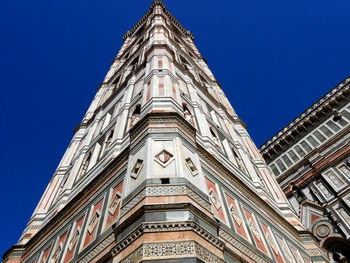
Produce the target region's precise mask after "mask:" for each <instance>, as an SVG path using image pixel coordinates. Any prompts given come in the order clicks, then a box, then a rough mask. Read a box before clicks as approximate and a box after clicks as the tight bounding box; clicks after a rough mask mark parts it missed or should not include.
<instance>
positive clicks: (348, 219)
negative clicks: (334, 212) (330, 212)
mask: <svg viewBox="0 0 350 263" xmlns="http://www.w3.org/2000/svg"><path fill="white" fill-rule="evenodd" d="M338 213H339V215H340V216H341V217H342V218H343V220H344V221H345V222H346V223H347V224H348V225H349V226H350V216H349V214H348V213H347V212H346V211H345V209H344V208H343V207H342V208H339V209H338Z"/></svg>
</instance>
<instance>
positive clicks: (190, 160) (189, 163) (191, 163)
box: [185, 157, 198, 176]
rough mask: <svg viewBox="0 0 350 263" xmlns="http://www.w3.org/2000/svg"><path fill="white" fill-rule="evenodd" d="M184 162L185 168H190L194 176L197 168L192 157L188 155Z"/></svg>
mask: <svg viewBox="0 0 350 263" xmlns="http://www.w3.org/2000/svg"><path fill="white" fill-rule="evenodd" d="M185 163H186V166H187V168H188V169H189V170H190V172H191V174H192V175H193V176H196V175H197V174H198V169H197V167H196V166H195V165H194V163H193V161H192V159H191V158H190V157H188V158H186V159H185Z"/></svg>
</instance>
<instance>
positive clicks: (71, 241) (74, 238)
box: [68, 227, 81, 251]
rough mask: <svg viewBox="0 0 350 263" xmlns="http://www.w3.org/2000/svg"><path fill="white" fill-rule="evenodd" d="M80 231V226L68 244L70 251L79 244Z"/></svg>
mask: <svg viewBox="0 0 350 263" xmlns="http://www.w3.org/2000/svg"><path fill="white" fill-rule="evenodd" d="M80 232H81V229H80V227H78V228H77V229H76V230H75V232H74V234H73V236H72V238H71V239H70V241H69V244H68V250H69V251H72V250H73V248H74V247H75V245H76V244H77V242H78V239H79V236H80Z"/></svg>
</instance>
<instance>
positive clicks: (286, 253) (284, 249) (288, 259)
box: [276, 235, 294, 263]
mask: <svg viewBox="0 0 350 263" xmlns="http://www.w3.org/2000/svg"><path fill="white" fill-rule="evenodd" d="M276 237H277V239H278V241H279V242H278V243H279V245H280V246H281V249H282V255H283V256H284V258H285V259H286V262H287V263H294V260H293V257H292V255H291V253H290V251H289V249H288V247H287V245H286V243H285V241H284V240H283V239H282V238H280V237H279V236H277V235H276Z"/></svg>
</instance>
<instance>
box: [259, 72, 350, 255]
mask: <svg viewBox="0 0 350 263" xmlns="http://www.w3.org/2000/svg"><path fill="white" fill-rule="evenodd" d="M349 85H350V78H346V79H345V80H343V81H342V82H341V83H339V84H338V85H337V86H336V87H335V88H334V89H332V90H331V91H330V92H329V93H328V94H326V95H325V96H324V97H323V98H321V99H320V100H319V101H317V102H316V103H315V104H314V105H312V106H311V107H310V108H309V109H307V110H306V111H305V112H304V113H302V114H301V115H300V116H299V117H298V118H296V119H295V120H293V121H292V122H291V123H289V124H288V125H287V126H286V127H285V128H284V129H282V130H281V131H280V132H279V133H278V134H276V135H275V136H274V137H273V138H271V139H270V140H269V141H267V142H266V143H265V144H264V145H263V146H262V147H261V149H260V150H261V153H262V155H263V157H264V158H265V160H266V162H267V163H268V165H269V167H270V168H271V170H272V171H273V173H274V175H275V176H276V178H277V181H278V182H279V184H280V186H281V188H282V189H283V191H284V193H285V194H286V196H287V198H288V200H289V201H290V203H291V204H292V206H293V208H294V210H295V212H296V213H297V214H298V215H299V218H300V221H301V222H302V224H303V225H304V226H305V227H306V228H307V229H309V230H310V231H312V233H313V234H314V235H315V236H316V237H317V239H318V240H319V241H320V243H321V245H322V246H323V247H324V248H326V249H328V250H329V253H330V254H331V257H333V258H334V260H336V261H337V262H350V242H349V240H350V209H349V208H350V159H349V156H350V146H349V143H350V133H349V131H350V96H349V94H350V87H349ZM341 258H343V261H341ZM345 258H346V259H345Z"/></svg>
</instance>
